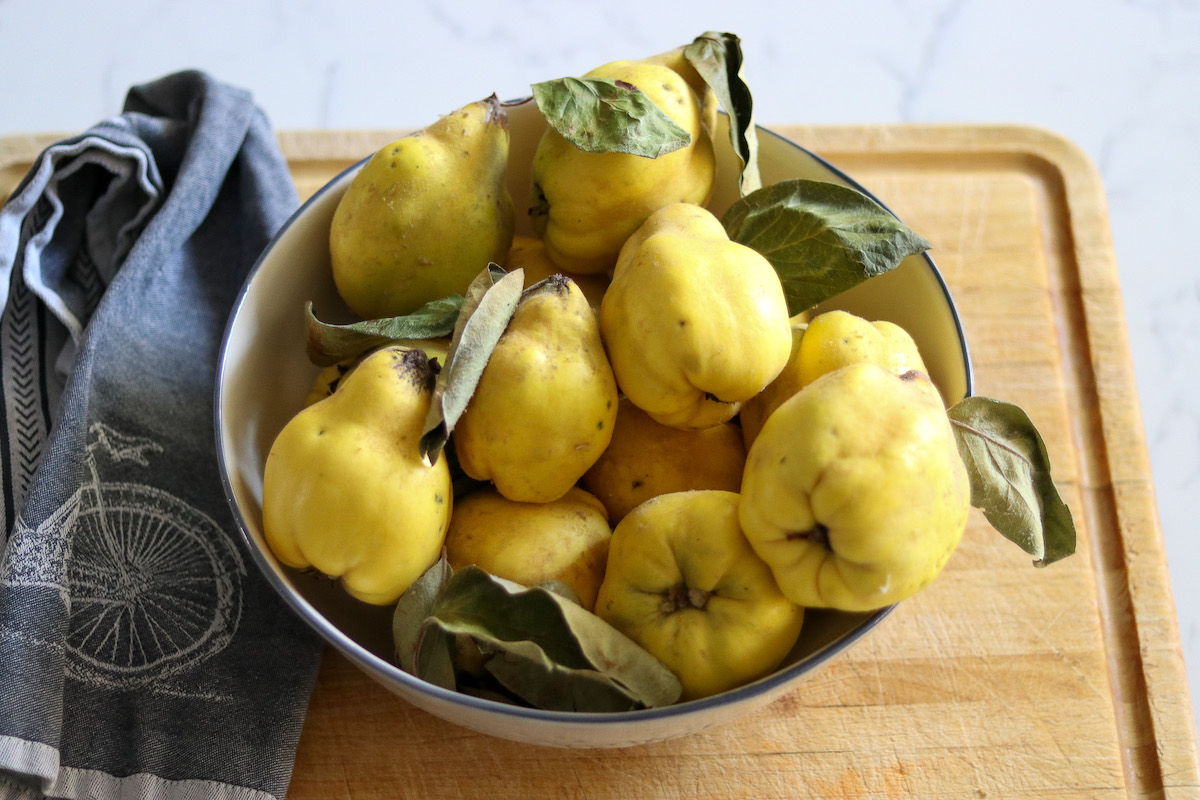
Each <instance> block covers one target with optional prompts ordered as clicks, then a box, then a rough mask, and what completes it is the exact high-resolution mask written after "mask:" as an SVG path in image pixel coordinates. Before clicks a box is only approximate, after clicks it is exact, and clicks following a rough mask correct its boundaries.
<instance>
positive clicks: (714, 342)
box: [600, 203, 792, 428]
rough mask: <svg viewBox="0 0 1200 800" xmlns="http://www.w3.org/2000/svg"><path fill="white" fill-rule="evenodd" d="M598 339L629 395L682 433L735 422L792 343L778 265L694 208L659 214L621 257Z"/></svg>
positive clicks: (774, 372) (784, 359)
mask: <svg viewBox="0 0 1200 800" xmlns="http://www.w3.org/2000/svg"><path fill="white" fill-rule="evenodd" d="M600 329H601V333H602V334H603V337H604V342H605V346H606V347H607V349H608V357H609V360H610V361H611V363H612V367H613V372H614V373H615V374H616V376H617V383H618V385H619V386H620V387H621V390H622V391H623V392H625V394H626V395H627V396H628V397H629V399H630V400H631V401H632V402H633V404H634V405H636V406H637V407H638V408H640V409H642V410H643V411H645V412H646V413H647V414H649V415H650V416H651V417H653V418H654V419H655V420H657V421H658V422H660V423H662V424H664V425H670V426H672V427H676V428H707V427H710V426H712V425H717V424H719V423H721V422H725V421H726V420H729V419H732V418H733V416H734V415H735V414H737V412H738V409H739V408H740V407H741V404H742V403H743V402H744V401H746V400H749V399H750V398H751V397H754V395H756V394H758V393H759V392H760V391H762V390H763V388H764V387H766V385H767V384H769V383H770V382H771V381H772V380H774V379H775V376H777V375H778V374H779V372H780V370H782V369H783V367H784V365H785V364H786V363H787V360H788V354H789V353H790V352H791V343H792V332H791V325H790V324H789V322H788V309H787V302H786V300H785V299H784V296H783V288H782V287H781V286H780V283H779V276H778V275H777V274H776V272H775V269H774V268H773V267H772V266H771V264H770V262H768V261H767V260H766V259H765V258H763V257H762V256H761V255H759V254H758V253H757V252H755V251H754V250H752V249H751V248H749V247H746V246H744V245H741V244H738V243H737V242H733V241H730V240H729V238H728V237H727V236H726V234H725V229H724V228H722V227H721V223H720V222H719V221H718V220H717V218H716V217H714V216H713V215H712V213H710V212H709V211H707V210H706V209H704V208H702V207H700V206H697V205H692V204H689V203H676V204H673V205H669V206H666V207H665V208H662V209H660V210H658V211H656V212H654V214H652V215H651V216H650V218H649V219H647V220H646V222H645V224H644V225H642V226H641V227H640V228H638V230H637V232H636V233H634V235H633V236H631V237H630V238H629V240H628V241H627V242H626V243H625V246H624V247H622V248H621V255H620V258H619V259H618V260H617V266H616V269H615V270H614V271H613V279H612V283H611V284H610V285H609V287H608V291H607V292H606V293H605V295H604V300H603V302H602V303H601V304H600Z"/></svg>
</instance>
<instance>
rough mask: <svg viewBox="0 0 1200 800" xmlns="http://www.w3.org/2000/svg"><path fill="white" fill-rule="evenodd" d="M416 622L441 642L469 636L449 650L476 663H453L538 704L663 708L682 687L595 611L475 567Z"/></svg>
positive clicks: (569, 708)
mask: <svg viewBox="0 0 1200 800" xmlns="http://www.w3.org/2000/svg"><path fill="white" fill-rule="evenodd" d="M414 585H415V584H414ZM409 591H413V590H412V589H410V590H409ZM406 594H407V593H406ZM401 602H404V598H403V597H402V598H401ZM423 602H424V600H423V599H422V600H419V601H414V603H423ZM421 627H422V628H423V629H426V630H430V631H434V630H435V631H437V633H438V635H440V636H442V637H445V638H444V639H443V641H461V640H462V639H463V638H466V639H469V640H470V642H471V643H472V644H473V646H474V647H473V648H464V647H461V646H460V647H456V648H453V649H451V650H450V652H451V653H452V654H458V655H453V656H452V657H458V656H459V655H461V654H464V653H466V652H472V651H473V654H472V656H471V660H472V661H474V660H475V659H477V658H481V659H482V663H481V664H478V663H471V664H467V665H460V664H458V663H456V664H455V667H456V668H459V672H460V673H461V674H464V675H468V676H470V675H474V674H475V673H476V672H477V670H479V669H480V668H482V670H483V671H484V672H486V673H487V675H489V676H490V677H491V678H492V679H494V680H495V681H496V683H497V684H498V685H499V686H500V687H502V689H503V693H502V695H512V696H513V697H514V698H516V699H517V700H519V701H520V702H522V703H526V704H529V705H532V706H535V707H537V708H544V709H552V710H564V711H623V710H629V709H634V708H645V707H652V706H661V705H669V704H670V703H673V702H675V701H676V700H677V699H678V698H679V694H680V692H681V688H680V685H679V681H678V680H677V679H676V678H675V676H674V674H672V673H671V672H670V671H669V670H668V669H667V668H666V667H664V666H663V665H662V663H661V662H659V661H658V659H656V658H654V657H653V656H651V655H650V654H649V653H648V652H646V650H644V649H643V648H641V647H640V646H639V645H637V644H636V643H635V642H633V640H631V639H629V638H628V637H626V636H625V635H624V634H622V633H620V632H619V631H617V630H616V629H615V628H613V627H612V626H610V625H609V624H608V623H606V622H604V621H603V620H601V619H600V618H599V617H597V616H596V615H595V614H592V613H591V612H589V611H586V610H585V609H584V608H583V607H582V606H580V605H578V604H577V603H575V602H573V601H572V600H570V599H568V598H566V597H563V596H561V595H559V594H558V593H556V592H555V591H553V589H552V588H550V587H546V586H535V587H525V586H521V585H519V584H516V583H513V582H511V581H507V580H504V579H502V578H498V577H496V576H494V575H490V574H489V573H487V572H485V571H484V570H482V569H480V568H479V567H475V566H469V567H465V568H464V569H462V570H460V571H458V572H456V573H454V574H453V576H451V577H450V578H449V580H447V581H446V582H445V583H444V584H443V585H442V586H441V588H440V589H439V591H438V593H437V597H436V598H435V599H434V601H433V603H432V604H431V605H430V608H429V614H428V616H427V617H426V618H425V619H424V620H423V622H422V623H421ZM400 648H401V645H400V644H397V650H398V651H399V650H400ZM401 667H402V668H405V669H407V667H405V666H404V663H401ZM502 695H494V694H493V696H502Z"/></svg>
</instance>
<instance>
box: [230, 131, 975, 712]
mask: <svg viewBox="0 0 1200 800" xmlns="http://www.w3.org/2000/svg"><path fill="white" fill-rule="evenodd" d="M756 131H757V133H758V134H759V135H763V134H765V135H769V136H771V137H773V138H775V139H778V140H780V141H782V142H783V143H785V144H787V145H790V146H792V147H795V148H796V149H798V150H800V151H801V152H803V153H804V154H805V155H807V156H808V157H810V158H812V159H813V160H815V161H816V162H817V163H818V164H820V165H821V166H822V167H823V168H825V169H827V170H828V171H829V172H830V173H832V174H834V175H836V176H837V177H838V178H839V179H841V180H843V181H845V182H846V183H847V184H848V185H850V186H852V187H853V188H855V189H856V190H857V191H860V192H862V193H863V194H865V195H867V196H868V197H870V198H871V199H872V200H874V201H875V202H876V203H879V205H880V206H881V207H882V208H884V209H885V210H886V211H887V212H888V213H889V214H892V216H896V214H895V212H894V211H892V210H891V209H890V208H888V207H887V205H885V204H884V203H883V202H882V201H880V200H879V198H877V197H875V195H873V194H871V192H869V191H868V190H867V189H866V188H865V187H863V186H861V185H860V184H859V183H858V181H856V180H854V179H853V178H852V177H850V176H849V175H847V174H846V173H845V172H843V171H842V170H840V169H839V168H837V167H835V166H834V165H833V164H832V163H830V162H829V161H827V160H825V159H824V158H822V157H821V156H819V155H817V154H816V153H814V152H812V151H811V150H808V149H807V148H805V147H803V146H802V145H799V144H797V143H796V142H793V141H792V140H791V139H788V138H787V137H784V136H782V135H780V134H777V133H775V132H773V131H771V130H769V129H766V128H762V127H756ZM370 157H371V156H369V155H368V156H367V157H365V158H363V159H361V160H360V161H357V162H355V163H354V164H351V165H350V166H348V167H346V169H344V170H342V171H341V172H339V173H338V174H337V175H336V176H335V177H333V178H332V179H330V180H329V181H328V182H327V183H326V184H325V185H324V186H322V187H321V188H320V189H318V190H317V191H316V192H314V193H313V195H312V196H311V197H309V198H308V200H306V201H304V203H303V204H301V205H300V207H299V208H297V209H296V210H295V211H294V212H293V213H292V215H291V216H290V217H288V219H287V221H286V222H284V223H283V225H282V226H280V228H279V230H278V231H277V232H276V233H275V235H274V236H272V237H271V240H270V241H269V242H268V243H267V246H266V247H265V248H263V251H262V253H261V254H260V255H259V257H258V258H257V259H256V260H255V262H254V266H253V267H251V269H250V272H249V273H248V274H247V276H246V280H245V281H244V282H243V284H242V287H241V289H240V290H239V291H238V295H237V298H236V299H235V300H234V303H233V306H232V308H231V309H230V313H229V318H228V320H227V322H226V324H225V330H224V332H223V334H222V337H221V349H220V354H219V356H218V359H217V375H216V384H215V387H214V393H213V408H214V412H213V419H214V427H215V435H216V451H217V465H218V469H219V471H220V476H221V487H222V490H223V491H224V493H225V499H226V501H227V502H228V504H229V508H230V511H231V512H232V513H233V517H234V520H235V522H236V523H237V526H238V533H239V534H240V535H241V537H242V540H243V541H244V542H245V544H246V547H247V548H248V549H249V550H250V553H251V556H252V557H253V559H254V562H255V564H257V565H258V568H259V570H260V571H261V572H262V573H263V575H264V576H265V577H266V579H267V581H268V582H269V583H270V584H271V586H272V587H273V588H274V589H275V591H276V593H277V594H279V595H280V596H281V597H283V599H284V601H285V602H286V603H287V604H288V605H289V606H290V607H291V608H292V610H293V611H294V612H295V613H296V614H297V615H298V616H299V617H300V618H301V619H302V620H304V622H305V623H306V624H308V625H309V626H310V627H311V628H313V629H314V630H315V631H316V632H317V633H319V634H320V635H321V636H322V638H324V639H325V641H326V642H328V643H329V644H332V645H333V646H334V647H336V648H337V649H338V650H339V651H340V652H341V653H342V655H343V656H345V657H346V658H347V659H348V660H350V661H351V662H353V663H354V664H355V665H356V666H357V667H359V668H360V669H363V670H365V671H368V672H376V673H381V674H383V675H384V676H386V677H387V678H388V679H389V680H391V681H395V682H399V683H402V684H405V685H407V686H408V687H410V688H411V689H413V690H414V691H417V692H422V693H424V694H427V695H429V696H431V697H434V698H437V699H439V700H443V701H446V702H448V703H451V704H455V705H462V706H466V707H469V708H472V709H474V710H477V711H482V712H489V713H495V714H499V715H501V716H511V717H519V718H522V719H526V720H533V721H537V722H545V723H552V724H555V725H568V726H591V725H595V724H597V723H601V724H605V723H611V724H617V723H619V724H627V723H634V722H648V721H651V720H661V719H665V718H669V717H674V716H685V715H689V714H693V713H697V712H703V711H704V710H706V709H710V708H715V707H718V706H725V705H728V704H737V703H740V702H742V701H745V700H752V699H754V698H757V697H761V696H762V695H765V694H772V693H773V692H774V691H775V690H777V689H781V688H782V687H783V686H784V685H785V684H788V683H790V682H791V681H793V680H794V679H796V678H799V677H800V676H802V675H805V674H807V673H810V672H814V671H815V670H816V669H817V668H818V667H820V666H822V665H823V664H825V663H826V662H828V661H829V660H830V659H832V658H833V657H834V656H836V655H838V654H839V653H841V652H842V651H843V650H845V649H846V648H848V647H850V645H852V644H854V643H855V642H857V641H858V640H859V639H861V638H862V637H863V636H865V635H866V634H867V633H868V632H869V631H870V630H871V629H873V628H874V627H875V626H876V625H878V624H879V623H880V622H882V621H883V619H884V618H885V617H886V616H888V615H889V614H890V613H891V612H892V611H893V610H894V609H895V607H896V606H895V604H893V605H889V606H885V607H883V608H880V609H877V610H876V611H873V612H870V613H869V614H868V615H867V616H866V617H865V618H864V619H862V620H861V621H860V622H859V623H858V625H857V626H855V627H854V628H853V629H852V630H850V631H849V632H847V633H846V634H845V635H844V636H842V637H841V638H839V639H837V640H836V641H833V642H831V643H829V644H828V645H826V646H824V647H822V648H820V649H818V650H817V651H815V652H813V653H811V654H809V655H808V656H806V657H805V658H803V659H801V660H800V661H797V662H796V663H795V664H791V665H789V666H787V667H785V668H783V669H780V670H777V671H775V672H772V673H771V674H769V675H767V676H765V677H763V678H760V679H758V680H756V681H753V682H751V683H748V684H745V685H743V686H739V687H737V688H735V689H730V690H728V691H725V692H721V693H720V694H716V695H712V696H710V697H703V698H700V699H697V700H688V701H685V702H682V703H675V704H673V705H669V706H662V707H658V708H644V709H636V710H632V711H617V712H587V711H547V710H544V709H538V708H527V707H524V706H517V705H510V704H507V703H502V702H499V701H496V700H487V699H485V698H481V697H475V696H474V695H469V694H465V693H462V692H456V691H453V690H450V689H444V688H442V687H440V686H435V685H434V684H431V683H428V682H426V681H423V680H421V679H420V678H418V677H416V676H415V675H412V674H410V673H408V672H405V671H404V670H402V669H400V667H398V666H396V665H395V664H394V663H392V662H391V661H387V660H385V659H383V658H380V657H379V656H377V655H375V654H374V653H372V652H371V651H369V650H367V649H366V648H364V647H363V646H362V645H360V644H359V643H358V642H356V641H355V640H354V639H352V638H350V637H349V636H347V635H346V634H345V633H343V632H342V630H341V629H340V628H338V627H337V626H336V625H334V624H333V623H332V622H330V621H329V619H328V618H326V617H325V616H324V615H323V614H321V613H320V612H319V611H318V610H317V609H316V608H315V607H314V606H313V605H311V604H310V603H309V602H308V601H307V600H306V599H305V598H304V597H303V596H301V595H300V594H299V593H298V592H296V591H294V590H293V589H292V587H290V586H289V585H288V584H287V583H286V582H285V581H284V580H283V579H282V578H281V577H280V576H279V574H278V573H277V572H276V571H275V568H274V565H273V564H272V563H271V560H270V559H269V558H268V556H267V554H266V553H264V552H263V550H262V548H260V547H258V545H257V544H256V543H255V541H254V537H253V536H252V535H251V533H250V528H249V525H248V523H247V521H246V518H245V517H244V516H243V514H242V511H241V509H240V508H239V507H238V504H237V501H236V498H235V497H234V492H233V484H232V481H231V480H230V477H229V475H230V472H229V465H228V464H226V462H225V454H224V451H223V449H222V447H221V430H222V428H223V424H222V423H223V419H222V414H221V386H222V384H223V383H224V378H225V357H226V350H227V348H228V345H229V335H230V333H231V331H232V328H233V323H234V320H235V318H236V317H237V313H238V311H239V310H240V309H241V306H242V304H243V302H244V301H245V298H246V295H247V294H248V293H249V291H250V285H251V283H252V282H253V280H254V276H255V275H256V274H257V273H258V270H259V267H260V266H261V265H262V262H263V260H264V259H265V258H266V257H267V254H268V253H270V251H271V250H272V249H273V248H274V246H275V244H276V242H277V241H278V240H279V239H280V238H282V237H283V236H284V234H285V233H286V232H287V231H288V229H289V228H290V227H291V226H292V225H293V224H294V223H295V221H296V220H297V219H299V218H300V217H301V216H302V215H303V214H304V212H305V211H306V210H307V209H308V207H309V206H310V205H312V204H314V203H315V202H317V201H318V200H319V198H321V197H322V195H324V194H326V193H327V192H329V191H330V190H331V189H332V188H333V187H334V186H335V185H337V184H339V183H340V182H341V181H342V179H343V178H344V177H345V176H346V175H347V174H348V173H350V172H353V171H355V170H357V169H359V168H361V167H362V166H363V165H364V164H365V163H366V162H367V161H368V160H370ZM897 219H899V217H898V216H897ZM921 255H922V257H923V258H924V260H925V262H926V265H927V266H928V267H929V269H930V270H931V271H932V273H933V275H934V278H935V279H936V280H937V282H938V285H939V286H940V287H941V290H942V293H943V295H944V299H945V302H946V304H947V306H948V307H949V308H950V311H951V316H952V317H953V319H954V326H955V329H956V331H957V333H958V338H959V349H960V351H961V352H962V355H963V368H964V371H965V376H964V377H965V382H966V396H968V397H969V396H971V394H972V393H973V390H974V388H973V387H974V373H973V368H972V364H971V354H970V350H969V349H968V347H967V339H966V334H965V332H964V331H963V327H962V320H961V318H960V316H959V314H958V308H957V306H956V305H955V303H954V298H953V296H952V295H951V294H950V288H949V286H947V284H946V281H945V279H944V278H943V277H942V273H941V270H939V269H938V267H937V265H936V264H935V263H934V261H933V259H932V258H931V257H930V256H929V254H928V253H922V254H921Z"/></svg>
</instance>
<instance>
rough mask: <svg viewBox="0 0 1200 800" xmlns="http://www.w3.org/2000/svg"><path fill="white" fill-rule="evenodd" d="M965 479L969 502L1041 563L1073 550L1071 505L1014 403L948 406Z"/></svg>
mask: <svg viewBox="0 0 1200 800" xmlns="http://www.w3.org/2000/svg"><path fill="white" fill-rule="evenodd" d="M948 413H949V415H950V422H951V426H952V427H953V428H954V435H955V439H956V441H957V443H958V451H959V454H960V455H961V456H962V459H963V462H964V463H965V464H966V465H967V472H968V474H969V475H970V478H971V505H973V506H975V507H976V508H978V509H981V510H982V511H983V514H984V516H985V517H987V520H988V522H990V523H991V524H992V527H994V528H995V529H996V530H997V531H999V532H1000V533H1001V534H1003V535H1004V536H1005V538H1007V539H1009V540H1010V541H1012V542H1014V543H1016V544H1017V545H1018V546H1019V547H1020V548H1021V549H1022V550H1024V551H1025V552H1026V553H1028V554H1029V555H1031V556H1033V557H1034V562H1033V563H1034V564H1035V565H1036V566H1039V567H1044V566H1046V565H1047V564H1052V563H1054V562H1055V561H1058V560H1059V559H1062V558H1066V557H1067V556H1069V555H1071V554H1072V553H1074V552H1075V524H1074V521H1073V520H1072V518H1071V510H1070V509H1069V508H1068V507H1067V505H1066V503H1064V502H1063V501H1062V498H1061V497H1060V496H1059V494H1058V489H1057V488H1056V487H1055V485H1054V480H1053V478H1052V477H1051V475H1050V456H1049V454H1048V453H1047V452H1046V444H1045V442H1043V441H1042V437H1041V434H1039V433H1038V430H1037V428H1036V427H1035V426H1034V424H1033V421H1032V420H1030V419H1029V415H1028V414H1026V413H1025V411H1024V410H1022V409H1021V408H1020V407H1019V406H1016V405H1013V404H1012V403H1006V402H1004V401H1002V400H994V399H992V398H990V397H968V398H966V399H965V400H961V401H959V402H958V403H956V404H955V405H953V406H951V408H950V409H949V412H948Z"/></svg>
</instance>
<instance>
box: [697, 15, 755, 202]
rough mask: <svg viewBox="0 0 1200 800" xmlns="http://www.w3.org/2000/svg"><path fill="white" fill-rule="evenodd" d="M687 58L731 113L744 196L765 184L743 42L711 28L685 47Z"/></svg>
mask: <svg viewBox="0 0 1200 800" xmlns="http://www.w3.org/2000/svg"><path fill="white" fill-rule="evenodd" d="M683 56H684V58H686V59H687V60H688V63H690V64H691V65H692V66H693V67H695V68H696V72H698V73H699V74H700V77H702V78H704V82H705V83H707V84H708V86H709V88H711V89H712V90H713V92H714V93H715V94H716V96H717V100H718V102H720V104H721V107H722V108H724V109H725V113H727V114H729V141H730V143H731V144H732V145H733V152H734V154H735V155H736V156H737V157H738V159H740V160H741V162H742V171H741V173H740V174H739V175H738V188H739V189H740V190H741V193H742V196H745V195H748V194H750V193H751V192H753V191H755V190H757V189H759V188H761V187H762V179H761V178H760V177H759V174H758V135H757V133H756V130H755V127H754V100H753V98H752V97H751V95H750V87H749V86H748V85H747V84H746V81H745V80H743V78H742V42H741V39H739V38H738V37H737V35H736V34H732V33H721V32H719V31H708V32H706V33H703V34H701V35H700V36H697V37H696V40H695V41H693V42H692V43H691V44H690V45H688V46H687V47H685V48H684V50H683Z"/></svg>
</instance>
